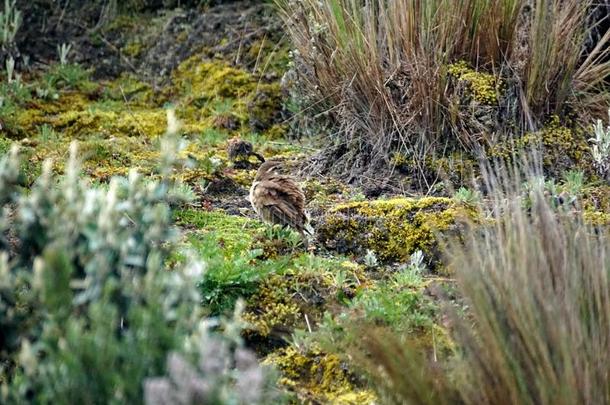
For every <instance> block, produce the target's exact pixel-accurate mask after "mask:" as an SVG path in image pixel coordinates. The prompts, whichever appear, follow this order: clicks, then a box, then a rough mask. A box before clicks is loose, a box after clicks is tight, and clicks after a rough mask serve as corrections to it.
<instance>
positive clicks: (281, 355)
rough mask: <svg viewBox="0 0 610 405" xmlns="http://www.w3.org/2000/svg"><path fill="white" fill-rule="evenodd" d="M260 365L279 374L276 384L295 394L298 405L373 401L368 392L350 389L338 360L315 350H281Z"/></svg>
mask: <svg viewBox="0 0 610 405" xmlns="http://www.w3.org/2000/svg"><path fill="white" fill-rule="evenodd" d="M264 363H266V364H272V365H274V366H275V367H277V368H278V369H279V370H280V372H281V373H282V378H281V379H280V383H281V384H282V385H284V386H285V387H287V388H289V389H291V390H293V391H295V392H296V393H297V395H298V397H299V400H301V401H308V402H309V401H311V402H314V403H333V404H354V405H355V404H372V403H374V402H375V401H376V399H377V398H376V397H375V395H374V394H373V393H372V392H371V391H368V390H365V389H362V388H359V387H356V386H354V385H353V383H352V382H351V379H352V378H351V376H350V375H349V374H348V372H347V371H346V370H345V367H344V365H343V363H342V362H341V360H340V359H339V357H338V356H336V355H334V354H328V353H324V352H323V351H322V350H320V349H319V348H317V347H312V348H310V349H309V350H307V351H304V352H300V351H298V350H297V349H296V348H294V347H286V348H282V349H280V350H278V351H276V352H275V353H272V354H271V355H269V356H268V357H267V358H266V359H265V361H264Z"/></svg>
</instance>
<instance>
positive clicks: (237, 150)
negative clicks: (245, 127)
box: [227, 138, 265, 162]
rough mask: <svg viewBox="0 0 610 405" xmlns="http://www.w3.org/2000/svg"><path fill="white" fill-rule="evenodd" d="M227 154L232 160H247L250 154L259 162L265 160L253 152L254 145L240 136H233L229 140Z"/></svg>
mask: <svg viewBox="0 0 610 405" xmlns="http://www.w3.org/2000/svg"><path fill="white" fill-rule="evenodd" d="M227 155H228V157H229V159H230V160H231V161H233V162H236V161H244V160H248V158H249V157H250V156H255V157H256V158H257V159H258V160H260V161H261V162H264V161H265V158H263V157H262V156H261V155H259V154H258V153H256V152H254V147H253V146H252V144H251V143H250V142H248V141H244V140H243V139H240V138H233V139H231V140H229V143H228V145H227Z"/></svg>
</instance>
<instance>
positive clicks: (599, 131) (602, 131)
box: [589, 109, 610, 176]
mask: <svg viewBox="0 0 610 405" xmlns="http://www.w3.org/2000/svg"><path fill="white" fill-rule="evenodd" d="M608 116H609V117H610V109H608ZM593 130H594V132H595V138H590V139H589V141H590V142H591V143H592V145H591V154H592V155H593V162H594V164H595V168H596V169H597V172H598V173H599V174H600V175H601V176H607V175H608V174H609V173H610V126H607V127H605V128H604V124H603V123H602V120H597V122H596V123H595V125H593Z"/></svg>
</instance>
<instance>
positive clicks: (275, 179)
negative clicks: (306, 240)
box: [250, 160, 310, 237]
mask: <svg viewBox="0 0 610 405" xmlns="http://www.w3.org/2000/svg"><path fill="white" fill-rule="evenodd" d="M280 166H281V164H280V162H277V161H273V160H272V161H267V162H265V163H263V164H262V165H261V167H260V168H259V169H258V172H257V173H256V177H255V178H254V182H253V183H252V187H250V203H251V204H252V207H253V208H254V210H255V211H256V213H257V214H258V215H259V216H260V217H261V218H262V219H263V220H264V221H265V222H268V223H271V224H279V225H282V226H289V227H292V228H294V229H295V230H297V231H298V232H299V233H300V234H301V235H302V236H303V237H304V236H305V232H307V233H310V231H309V230H308V224H307V222H308V220H307V215H306V214H305V195H304V194H303V191H302V190H301V188H300V187H299V185H298V184H297V183H296V182H295V181H294V179H293V178H292V177H290V176H286V175H283V174H280V173H279V171H278V168H279V167H280Z"/></svg>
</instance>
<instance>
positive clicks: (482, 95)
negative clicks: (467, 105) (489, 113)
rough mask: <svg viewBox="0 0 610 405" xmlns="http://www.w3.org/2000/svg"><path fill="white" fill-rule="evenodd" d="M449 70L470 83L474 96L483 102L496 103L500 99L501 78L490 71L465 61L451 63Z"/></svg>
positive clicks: (459, 78) (461, 79)
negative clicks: (478, 69)
mask: <svg viewBox="0 0 610 405" xmlns="http://www.w3.org/2000/svg"><path fill="white" fill-rule="evenodd" d="M448 72H449V74H450V75H451V76H453V77H455V78H457V79H458V80H460V81H464V82H466V83H468V87H469V90H470V92H471V93H472V96H473V98H474V99H475V100H476V101H478V102H480V103H482V104H495V103H496V102H497V101H498V93H499V88H500V85H501V82H500V80H498V79H496V77H495V76H494V75H491V74H489V73H483V72H477V71H476V70H474V69H471V68H470V67H469V66H468V64H467V63H466V62H465V61H459V62H457V63H454V64H452V65H449V69H448Z"/></svg>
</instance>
